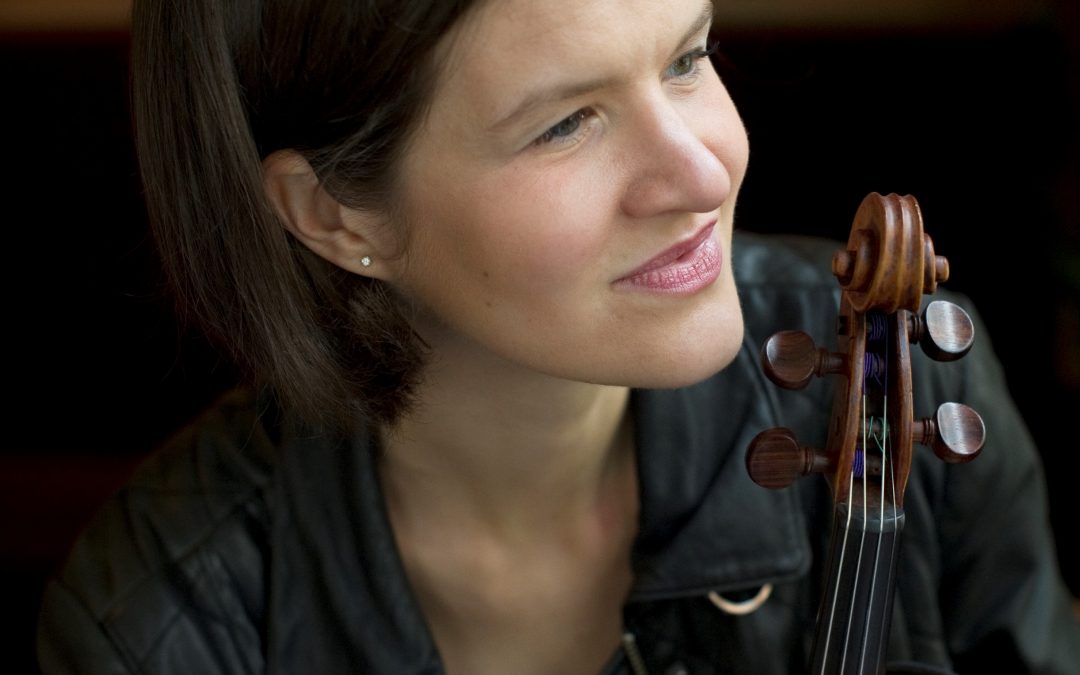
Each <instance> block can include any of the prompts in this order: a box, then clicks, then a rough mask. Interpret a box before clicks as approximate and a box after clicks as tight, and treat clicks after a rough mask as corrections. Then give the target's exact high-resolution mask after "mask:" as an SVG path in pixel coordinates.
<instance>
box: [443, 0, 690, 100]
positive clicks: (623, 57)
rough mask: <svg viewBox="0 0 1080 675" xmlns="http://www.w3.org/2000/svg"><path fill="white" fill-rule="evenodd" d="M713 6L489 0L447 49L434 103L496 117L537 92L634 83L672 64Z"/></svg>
mask: <svg viewBox="0 0 1080 675" xmlns="http://www.w3.org/2000/svg"><path fill="white" fill-rule="evenodd" d="M710 8H711V3H710V1H709V0H665V1H661V2H658V1H657V0H487V2H483V3H482V4H481V5H480V6H479V7H478V8H476V9H475V10H474V11H473V12H472V13H470V14H469V15H468V16H467V17H465V18H464V19H463V21H462V23H461V24H460V25H459V26H458V27H457V28H456V29H455V31H454V32H453V33H452V34H451V35H449V36H448V39H447V41H446V42H445V43H444V45H443V57H444V58H443V63H442V69H441V70H442V73H441V77H440V82H439V85H438V86H437V88H436V91H435V98H434V100H433V104H436V105H437V104H438V103H439V102H440V101H442V102H443V103H446V102H448V101H449V102H453V101H455V100H456V101H457V102H459V103H460V104H463V105H464V106H465V107H466V108H469V109H470V114H479V115H481V116H482V117H484V118H490V117H492V116H498V114H499V113H500V112H501V111H504V110H505V108H506V106H507V105H510V104H512V102H513V101H514V100H515V99H520V98H522V97H525V96H527V95H528V94H529V93H530V92H532V91H534V90H536V89H542V88H544V87H545V86H555V85H557V84H559V83H560V82H563V81H566V80H572V79H579V78H586V77H587V78H594V79H608V80H618V79H620V78H630V77H632V74H633V73H634V72H635V69H637V68H639V67H640V66H642V65H643V64H647V65H648V67H649V68H652V65H653V64H654V63H655V61H656V60H657V59H668V58H670V57H671V56H672V54H671V53H670V52H671V50H673V49H676V48H677V47H678V45H677V44H675V43H677V42H678V41H679V40H680V39H681V38H682V37H684V33H685V32H686V30H687V28H688V27H690V26H691V25H692V24H694V23H695V22H696V20H697V19H698V18H699V17H700V16H701V15H702V13H703V12H706V11H708V10H709V9H710Z"/></svg>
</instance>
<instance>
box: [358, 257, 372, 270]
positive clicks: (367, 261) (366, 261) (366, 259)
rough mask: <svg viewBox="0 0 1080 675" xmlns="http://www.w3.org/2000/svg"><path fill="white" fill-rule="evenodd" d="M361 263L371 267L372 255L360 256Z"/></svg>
mask: <svg viewBox="0 0 1080 675" xmlns="http://www.w3.org/2000/svg"><path fill="white" fill-rule="evenodd" d="M360 264H361V265H363V266H364V267H371V256H364V257H363V258H360Z"/></svg>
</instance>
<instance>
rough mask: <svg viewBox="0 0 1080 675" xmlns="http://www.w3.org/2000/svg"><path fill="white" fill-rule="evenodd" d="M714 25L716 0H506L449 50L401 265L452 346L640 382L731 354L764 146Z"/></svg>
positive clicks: (428, 318) (676, 375)
mask: <svg viewBox="0 0 1080 675" xmlns="http://www.w3.org/2000/svg"><path fill="white" fill-rule="evenodd" d="M710 16H711V2H710V0H671V1H667V2H656V0H544V1H543V2H536V1H535V0H497V1H494V0H489V1H488V2H486V3H484V4H483V5H482V7H481V8H480V9H479V10H478V11H477V12H476V13H475V14H473V15H471V16H469V17H468V18H467V19H465V20H464V23H463V24H462V25H460V26H459V27H458V28H457V29H456V31H455V33H454V34H453V35H452V36H451V39H450V40H448V42H447V44H445V45H443V46H444V47H445V48H446V49H445V51H444V54H445V59H444V61H443V63H442V64H441V66H442V73H441V76H440V80H439V82H438V84H437V86H436V90H435V93H434V98H433V100H432V105H431V107H430V111H429V113H428V115H427V117H426V118H425V120H424V123H423V124H422V126H421V127H420V129H419V131H418V133H417V135H416V136H415V137H414V139H413V142H412V143H411V144H410V146H409V150H408V152H407V155H406V157H405V159H404V161H403V164H402V169H403V172H402V174H401V175H402V181H401V190H402V192H401V197H402V205H403V206H402V208H403V213H404V216H405V222H406V227H405V228H404V230H405V231H406V235H405V241H404V242H402V246H403V250H404V255H403V256H402V257H401V258H400V259H399V260H395V261H391V262H388V263H387V264H388V265H390V266H391V268H390V280H391V282H392V283H393V284H394V285H395V286H396V287H397V288H398V289H399V290H400V291H401V292H402V293H404V294H405V295H406V296H407V297H408V298H410V299H411V300H412V301H414V302H415V303H416V305H417V306H418V307H419V308H421V312H420V316H421V317H424V318H423V319H420V320H419V325H418V326H417V328H418V330H419V332H420V333H421V335H423V336H424V337H425V338H426V339H427V340H428V341H429V343H431V344H432V346H433V347H434V350H435V353H436V354H439V353H440V352H443V353H453V354H454V355H455V358H460V357H461V355H462V354H466V355H467V354H469V353H470V351H475V353H477V354H485V355H490V354H494V355H495V356H497V357H500V358H501V359H503V360H505V361H507V362H510V363H512V364H516V365H519V366H523V367H526V368H528V369H531V370H535V371H539V372H542V373H546V374H549V375H554V376H557V377H562V378H568V379H573V380H579V381H587V382H598V383H604V384H619V385H628V386H639V387H667V386H680V385H685V384H689V383H692V382H695V381H698V380H700V379H703V378H704V377H707V376H708V375H710V374H712V373H714V372H715V371H717V370H719V369H720V368H722V367H724V366H725V365H726V364H727V363H729V362H730V360H731V359H732V358H733V357H734V354H735V353H736V351H737V350H738V348H739V344H740V342H741V337H742V317H741V314H740V311H739V306H738V300H737V298H736V293H735V286H734V282H733V278H732V274H731V265H730V248H731V228H732V214H733V209H734V206H735V197H736V194H737V192H738V189H739V185H740V183H741V181H742V179H743V175H744V173H745V169H746V162H747V153H748V149H747V142H746V135H745V132H744V130H743V127H742V123H741V121H740V119H739V116H738V114H737V112H736V111H735V108H734V106H733V104H732V102H731V99H730V98H729V96H728V93H727V91H726V90H725V88H724V85H723V84H721V82H720V80H719V78H718V77H717V75H716V73H715V72H714V70H713V68H712V67H711V65H710V63H709V60H708V58H707V57H706V55H705V50H706V38H707V35H708V29H709V19H710ZM463 350H464V351H463ZM476 350H479V351H476Z"/></svg>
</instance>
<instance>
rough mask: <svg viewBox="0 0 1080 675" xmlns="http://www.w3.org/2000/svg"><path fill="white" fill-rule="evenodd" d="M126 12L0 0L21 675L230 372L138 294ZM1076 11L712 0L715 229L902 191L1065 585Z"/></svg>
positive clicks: (1078, 285) (751, 226)
mask: <svg viewBox="0 0 1080 675" xmlns="http://www.w3.org/2000/svg"><path fill="white" fill-rule="evenodd" d="M129 1H130V0H0V91H2V93H3V96H2V98H3V104H2V105H0V130H2V133H3V135H4V142H3V144H2V147H3V148H6V152H7V154H6V159H5V160H4V161H3V162H0V196H2V199H3V201H2V204H3V210H2V211H0V223H2V232H3V234H4V244H3V247H2V249H0V250H2V251H3V252H4V255H5V256H6V258H5V264H4V265H3V266H0V302H2V305H0V307H2V308H3V311H4V316H5V320H4V322H3V329H2V331H0V341H2V342H0V345H2V349H0V382H3V383H4V385H5V386H6V394H5V395H4V396H3V401H4V403H3V405H2V408H0V411H2V412H0V430H2V431H0V597H3V598H5V600H6V601H5V602H4V603H3V607H2V608H0V620H3V622H4V623H5V624H6V628H7V629H6V630H4V631H0V640H3V641H5V643H4V644H0V653H4V654H6V655H8V659H7V665H8V666H9V667H11V669H10V670H8V672H33V670H34V667H33V660H32V651H33V650H32V647H33V633H34V621H35V614H36V609H37V602H38V596H39V593H40V590H41V585H42V582H43V581H44V579H45V577H46V576H47V575H48V574H49V572H51V571H52V570H53V569H54V568H55V566H56V565H57V564H58V563H59V561H60V560H61V559H62V557H63V555H64V552H65V549H66V547H67V545H68V542H69V541H70V539H71V538H72V537H73V536H74V535H75V534H76V532H77V531H78V529H79V528H80V527H81V526H82V525H83V524H84V523H85V521H86V519H87V518H88V517H89V515H90V513H91V512H92V511H93V509H94V508H95V507H96V506H97V504H99V503H100V501H101V500H102V499H104V498H105V497H106V496H107V495H108V494H109V493H110V492H111V491H112V490H114V489H115V488H116V487H117V486H118V485H119V484H120V483H121V482H122V481H123V479H124V477H125V476H126V474H127V472H128V471H130V469H131V467H132V466H133V464H134V463H135V462H137V461H138V460H139V458H141V457H142V456H144V455H145V454H146V453H147V452H148V451H149V450H150V449H151V448H152V447H153V446H154V445H155V444H157V443H158V442H160V441H161V440H162V439H163V437H164V436H166V435H167V434H168V433H169V432H170V431H171V430H173V429H174V428H176V427H177V426H178V425H180V424H181V423H182V422H183V421H184V420H186V419H187V418H189V417H190V416H191V415H193V414H194V413H195V412H197V411H198V410H199V409H200V408H202V407H203V406H205V405H206V404H207V403H208V402H209V401H210V400H211V399H212V398H213V397H214V396H215V395H216V394H217V393H218V392H219V391H220V390H221V389H223V388H224V387H226V386H227V385H228V383H229V382H231V381H232V379H233V373H232V372H231V370H230V368H229V367H228V366H227V365H225V364H223V363H222V362H220V361H219V360H218V359H217V358H216V357H215V356H214V355H213V352H212V351H211V350H210V349H209V348H208V347H207V345H205V344H204V343H203V342H202V341H201V340H200V339H199V338H198V337H197V336H195V335H192V334H189V333H188V332H186V331H184V330H183V329H181V328H179V327H178V326H177V325H176V323H175V321H174V320H173V318H172V313H171V308H170V305H169V303H168V301H167V300H166V299H164V297H163V295H162V293H161V289H160V287H159V279H158V277H157V272H156V263H155V260H154V254H153V250H152V247H151V245H150V242H149V241H148V239H147V232H146V222H145V214H144V211H143V206H142V203H141V199H140V194H139V184H138V179H137V175H136V167H135V162H134V157H133V150H132V142H131V137H130V122H129V116H128V107H127V105H128V104H127V46H128V36H127V12H128V11H129ZM1077 5H1078V3H1076V2H1075V0H1029V1H1024V0H814V1H813V2H808V1H806V0H716V6H717V21H716V37H717V38H718V39H719V40H720V47H721V54H720V56H719V59H720V60H721V61H722V62H723V63H724V71H725V78H726V80H727V82H728V84H729V87H730V88H731V89H732V91H733V94H734V96H735V98H736V102H737V103H738V104H739V106H740V109H741V111H742V112H743V115H744V118H745V121H746V124H747V127H748V130H749V133H750V141H751V147H752V153H751V156H752V159H751V168H750V172H749V174H748V177H747V182H746V185H745V187H744V191H743V193H742V197H741V199H740V205H739V215H738V218H737V226H738V227H740V228H743V229H747V230H758V231H769V232H800V233H807V234H818V235H823V236H828V237H833V238H839V239H844V238H846V234H847V232H848V229H849V228H850V225H851V218H852V216H853V214H854V211H855V208H856V207H857V206H858V204H859V202H860V201H861V199H862V197H863V196H864V195H865V194H866V193H868V192H871V191H878V192H898V193H901V194H905V193H906V194H913V195H915V196H916V197H917V198H918V200H919V202H920V204H921V206H922V209H923V215H924V219H925V221H926V225H927V229H928V231H929V232H930V233H931V234H932V235H933V237H934V241H935V245H936V248H937V250H938V252H939V253H940V254H943V255H946V256H947V257H948V258H949V259H950V262H951V263H952V267H953V273H954V280H953V281H952V282H950V283H949V284H948V286H949V287H950V288H953V289H956V290H960V291H962V292H965V293H967V294H968V295H970V296H971V297H972V298H973V299H974V300H975V301H976V303H977V305H978V306H979V307H980V309H981V311H982V313H983V316H984V319H985V320H986V323H987V324H988V327H989V329H990V333H991V336H992V337H993V344H994V348H995V349H996V350H997V352H998V355H999V356H1000V357H1001V359H1002V361H1003V362H1004V364H1005V367H1006V371H1007V375H1008V378H1009V383H1010V386H1011V388H1012V391H1013V394H1014V396H1015V398H1016V400H1017V403H1018V404H1019V406H1020V408H1021V410H1022V412H1023V413H1024V415H1025V418H1026V419H1027V421H1028V424H1029V426H1030V428H1031V431H1032V434H1033V435H1034V436H1035V438H1036V440H1037V441H1038V443H1039V445H1040V448H1041V450H1042V452H1043V456H1044V460H1045V464H1046V467H1047V470H1048V478H1049V484H1050V500H1051V514H1052V518H1053V523H1054V525H1055V528H1056V531H1057V532H1058V543H1059V550H1060V559H1061V564H1062V568H1063V571H1064V572H1065V576H1066V579H1067V580H1068V582H1069V584H1070V586H1071V588H1072V590H1073V592H1074V594H1080V551H1078V546H1077V542H1076V541H1075V526H1073V525H1072V524H1071V523H1070V522H1069V521H1070V519H1071V518H1073V517H1075V516H1076V515H1077V512H1078V510H1077V508H1076V507H1075V505H1074V504H1073V503H1072V502H1071V499H1070V498H1069V492H1070V488H1071V487H1072V486H1071V474H1070V471H1069V469H1071V468H1072V463H1071V461H1070V458H1069V455H1070V454H1071V453H1072V452H1075V451H1076V447H1077V442H1076V441H1075V440H1074V439H1073V436H1072V434H1071V433H1070V432H1069V427H1068V424H1069V420H1070V419H1071V416H1072V415H1074V414H1076V412H1077V411H1078V410H1080V138H1078V132H1077V121H1078V120H1080V7H1078V6H1077ZM781 327H783V328H787V327H788V326H781ZM980 339H985V336H981V338H980Z"/></svg>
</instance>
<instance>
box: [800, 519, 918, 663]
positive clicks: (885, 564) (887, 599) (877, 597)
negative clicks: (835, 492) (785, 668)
mask: <svg viewBox="0 0 1080 675" xmlns="http://www.w3.org/2000/svg"><path fill="white" fill-rule="evenodd" d="M903 527H904V514H903V509H901V508H897V507H889V508H888V509H887V510H886V511H882V509H881V508H880V507H877V508H867V509H863V508H861V507H852V506H851V505H848V504H840V505H837V507H836V510H835V512H834V514H833V529H832V535H831V541H830V545H829V563H828V565H829V567H828V575H827V576H826V578H825V579H826V581H825V589H824V594H823V599H822V603H821V607H820V608H819V610H818V619H817V630H816V634H815V637H814V647H813V659H812V661H811V663H812V669H811V673H814V674H816V675H823V674H833V673H838V674H843V675H866V674H868V673H882V672H884V669H885V648H886V646H887V644H888V637H889V620H890V618H891V616H892V598H893V586H894V581H895V575H896V561H897V558H898V554H899V551H900V533H901V531H902V530H903Z"/></svg>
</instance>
